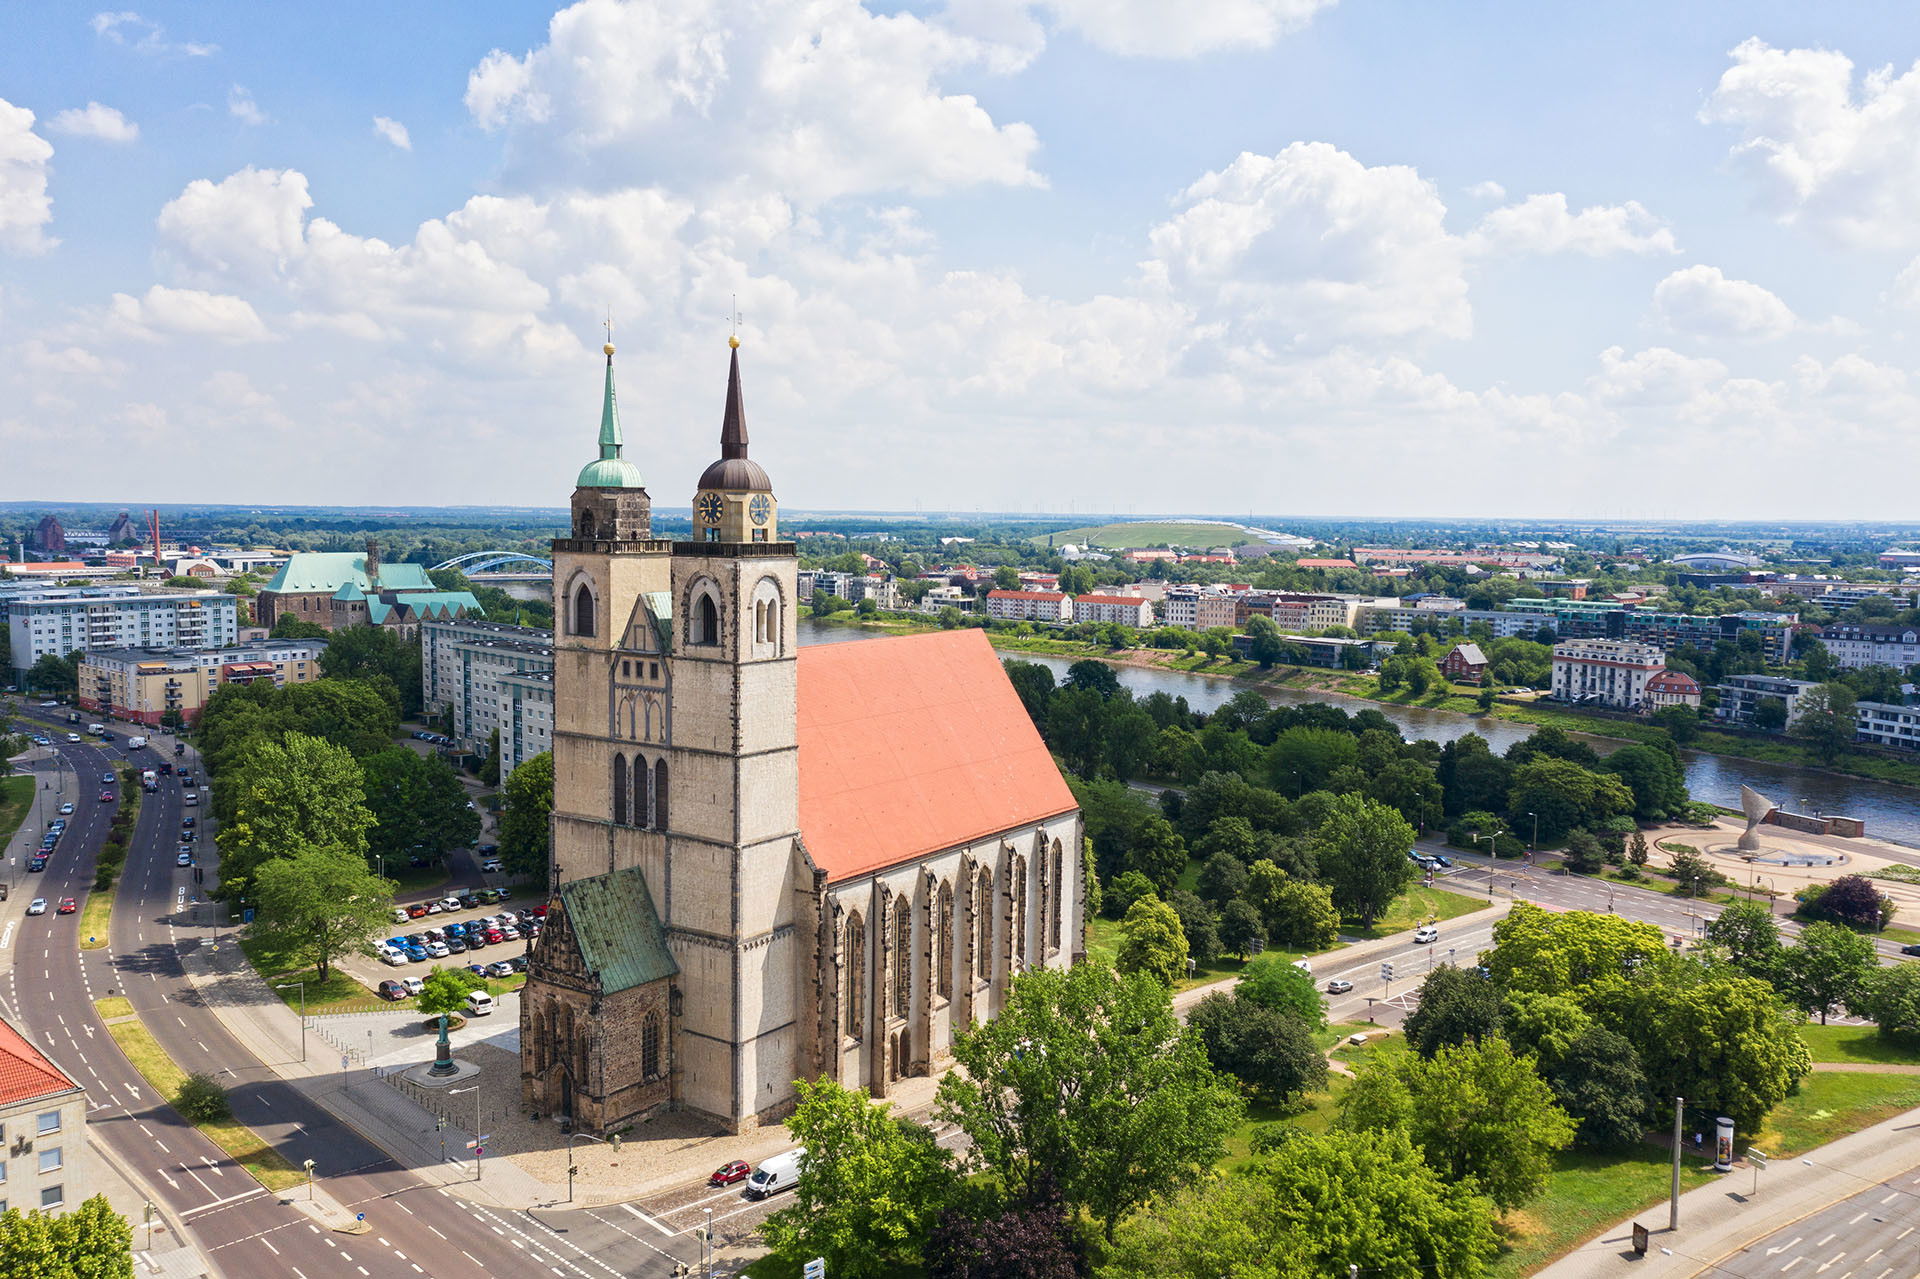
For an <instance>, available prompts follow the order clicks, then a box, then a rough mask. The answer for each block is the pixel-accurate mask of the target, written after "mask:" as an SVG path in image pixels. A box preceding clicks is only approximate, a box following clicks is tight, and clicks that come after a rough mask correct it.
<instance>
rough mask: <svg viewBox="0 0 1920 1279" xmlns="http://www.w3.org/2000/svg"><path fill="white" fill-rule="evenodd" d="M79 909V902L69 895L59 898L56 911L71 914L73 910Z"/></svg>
mask: <svg viewBox="0 0 1920 1279" xmlns="http://www.w3.org/2000/svg"><path fill="white" fill-rule="evenodd" d="M79 909H80V903H79V902H77V901H75V900H73V898H71V897H62V898H61V899H60V908H59V910H58V911H57V912H56V913H58V914H61V915H71V914H73V912H74V911H76V910H79Z"/></svg>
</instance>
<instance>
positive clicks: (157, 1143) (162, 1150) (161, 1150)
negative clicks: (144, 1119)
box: [141, 1129, 173, 1155]
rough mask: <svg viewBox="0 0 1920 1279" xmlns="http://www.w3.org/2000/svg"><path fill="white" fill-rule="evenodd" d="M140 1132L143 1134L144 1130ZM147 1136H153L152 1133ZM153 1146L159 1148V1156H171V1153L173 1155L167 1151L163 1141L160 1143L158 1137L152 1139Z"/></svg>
mask: <svg viewBox="0 0 1920 1279" xmlns="http://www.w3.org/2000/svg"><path fill="white" fill-rule="evenodd" d="M141 1131H143V1132H145V1131H146V1130H145V1129H142V1130H141ZM147 1135H148V1136H149V1137H153V1134H152V1133H147ZM153 1144H154V1145H156V1146H158V1147H160V1153H161V1154H164V1155H170V1154H172V1153H173V1152H172V1151H171V1150H168V1149H167V1143H166V1142H164V1141H161V1140H160V1139H159V1138H158V1137H154V1138H153Z"/></svg>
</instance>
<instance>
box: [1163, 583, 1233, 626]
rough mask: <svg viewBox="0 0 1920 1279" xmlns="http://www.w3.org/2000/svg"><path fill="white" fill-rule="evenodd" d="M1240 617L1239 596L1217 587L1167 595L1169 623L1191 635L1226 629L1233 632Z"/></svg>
mask: <svg viewBox="0 0 1920 1279" xmlns="http://www.w3.org/2000/svg"><path fill="white" fill-rule="evenodd" d="M1237 616H1238V603H1237V601H1236V599H1235V593H1234V592H1229V591H1225V590H1221V589H1219V588H1217V587H1181V586H1176V587H1171V588H1169V589H1168V591H1167V595H1166V623H1167V625H1168V626H1178V627H1182V628H1183V629H1186V630H1190V631H1206V630H1212V629H1213V628H1214V627H1216V626H1224V627H1226V628H1227V629H1228V630H1232V629H1233V626H1234V624H1235V619H1236V617H1237Z"/></svg>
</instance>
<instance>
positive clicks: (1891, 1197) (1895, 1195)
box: [1880, 1190, 1905, 1204]
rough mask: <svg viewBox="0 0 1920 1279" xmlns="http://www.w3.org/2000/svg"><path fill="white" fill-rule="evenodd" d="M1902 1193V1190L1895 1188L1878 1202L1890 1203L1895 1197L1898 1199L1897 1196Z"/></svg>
mask: <svg viewBox="0 0 1920 1279" xmlns="http://www.w3.org/2000/svg"><path fill="white" fill-rule="evenodd" d="M1904 1193H1905V1192H1904V1191H1900V1190H1895V1191H1893V1192H1892V1193H1890V1194H1888V1195H1887V1196H1886V1197H1885V1198H1883V1199H1882V1200H1881V1201H1880V1202H1881V1203H1883V1204H1884V1203H1892V1202H1893V1201H1894V1200H1896V1199H1898V1198H1899V1197H1900V1196H1901V1195H1902V1194H1904Z"/></svg>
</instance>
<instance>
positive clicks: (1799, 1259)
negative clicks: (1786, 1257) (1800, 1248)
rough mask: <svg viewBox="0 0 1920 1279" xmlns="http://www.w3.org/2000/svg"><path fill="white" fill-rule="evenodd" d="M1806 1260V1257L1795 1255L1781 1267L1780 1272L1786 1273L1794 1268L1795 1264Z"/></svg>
mask: <svg viewBox="0 0 1920 1279" xmlns="http://www.w3.org/2000/svg"><path fill="white" fill-rule="evenodd" d="M1805 1260H1806V1258H1805V1257H1795V1258H1794V1259H1793V1260H1792V1261H1789V1262H1788V1263H1787V1264H1786V1265H1784V1266H1782V1267H1780V1273H1782V1274H1785V1273H1786V1272H1787V1271H1789V1270H1791V1269H1793V1268H1794V1267H1795V1266H1797V1265H1799V1264H1800V1263H1801V1262H1803V1261H1805Z"/></svg>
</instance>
